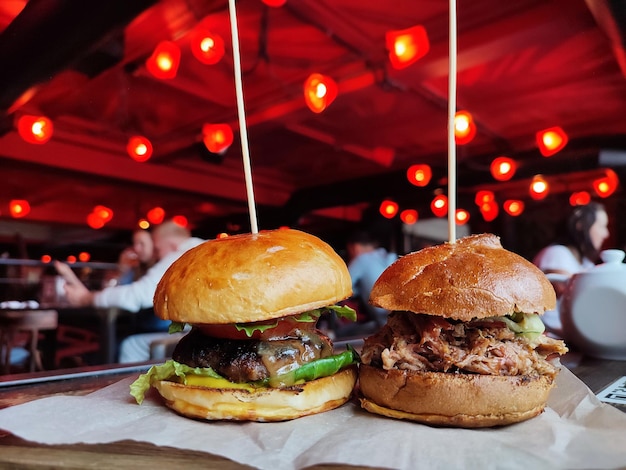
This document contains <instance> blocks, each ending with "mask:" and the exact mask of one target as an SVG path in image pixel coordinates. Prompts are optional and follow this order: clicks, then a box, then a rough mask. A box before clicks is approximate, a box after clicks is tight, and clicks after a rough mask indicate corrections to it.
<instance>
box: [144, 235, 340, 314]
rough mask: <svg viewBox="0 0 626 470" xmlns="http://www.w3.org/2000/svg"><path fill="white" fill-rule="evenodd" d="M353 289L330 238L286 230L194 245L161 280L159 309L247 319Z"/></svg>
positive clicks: (330, 300)
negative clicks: (327, 242) (325, 239)
mask: <svg viewBox="0 0 626 470" xmlns="http://www.w3.org/2000/svg"><path fill="white" fill-rule="evenodd" d="M351 294H352V281H351V279H350V274H349V273H348V268H347V267H346V264H345V262H344V261H343V260H342V259H341V257H340V256H339V255H338V254H337V253H336V252H335V251H334V250H333V249H332V248H331V247H330V246H329V245H328V244H326V243H325V242H323V241H322V240H320V239H319V238H317V237H315V236H313V235H310V234H307V233H304V232H300V231H298V230H290V229H289V230H282V229H281V230H270V231H262V232H260V233H257V234H243V235H234V236H230V237H226V238H221V239H216V240H210V241H207V242H204V243H202V244H201V245H199V246H197V247H195V248H192V249H191V250H189V251H187V252H186V253H184V254H183V255H182V256H181V257H180V258H179V259H178V260H176V261H175V262H174V263H173V264H172V265H171V266H170V267H169V269H168V270H167V271H166V272H165V274H164V275H163V277H162V278H161V281H160V282H159V285H158V286H157V289H156V292H155V295H154V310H155V313H156V314H157V316H159V317H161V318H163V319H166V320H173V321H177V322H185V323H205V324H227V323H248V322H255V321H263V320H270V319H272V318H279V317H283V316H287V315H293V314H297V313H301V312H305V311H308V310H312V309H316V308H321V307H326V306H328V305H332V304H335V303H336V302H338V301H340V300H343V299H346V298H347V297H349V296H350V295H351Z"/></svg>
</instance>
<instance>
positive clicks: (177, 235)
mask: <svg viewBox="0 0 626 470" xmlns="http://www.w3.org/2000/svg"><path fill="white" fill-rule="evenodd" d="M152 237H153V240H154V247H155V250H156V253H157V257H158V259H159V261H157V262H156V263H155V264H154V266H152V267H151V268H150V269H148V271H147V272H146V274H145V275H144V276H143V277H141V278H140V279H138V280H137V281H135V282H133V283H131V284H126V285H120V286H114V287H107V288H105V289H103V290H101V291H98V292H92V291H90V290H89V289H87V287H86V286H85V285H84V284H83V283H82V282H81V281H80V279H78V277H76V275H75V274H74V272H73V271H72V269H71V268H70V267H69V266H68V265H67V264H65V263H61V262H58V261H57V262H55V268H56V269H57V271H58V273H59V275H61V276H62V277H63V279H64V280H65V294H66V297H67V301H68V303H69V304H70V305H71V306H73V307H89V306H93V307H98V308H109V307H118V308H121V309H124V310H128V311H130V312H138V311H139V310H142V309H146V308H151V307H152V300H153V297H154V292H155V291H156V287H157V284H158V283H159V281H160V280H161V277H162V276H163V274H164V273H165V271H166V270H167V268H169V266H170V265H171V264H172V263H173V262H174V261H176V260H177V259H178V258H179V257H180V256H181V255H182V254H183V253H185V252H186V251H187V250H190V249H191V248H194V247H196V246H198V245H199V244H200V243H202V242H204V240H202V239H200V238H195V237H192V236H191V233H190V232H189V230H188V229H187V228H185V227H182V226H180V225H178V224H176V223H175V222H173V221H167V222H163V223H162V224H161V225H159V226H157V227H156V228H155V229H154V231H153V233H152ZM142 359H144V358H143V357H141V358H137V362H138V361H141V360H142ZM125 362H135V361H134V360H133V358H127V359H126V361H125Z"/></svg>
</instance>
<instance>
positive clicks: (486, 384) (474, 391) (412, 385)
mask: <svg viewBox="0 0 626 470" xmlns="http://www.w3.org/2000/svg"><path fill="white" fill-rule="evenodd" d="M359 384H360V391H361V395H362V397H361V398H360V401H361V406H362V407H363V408H365V409H366V410H367V411H370V412H372V413H377V414H380V415H383V416H388V417H390V418H398V419H407V420H412V421H418V422H420V423H425V424H431V425H435V426H454V427H463V428H481V427H490V426H503V425H506V424H512V423H517V422H520V421H525V420H527V419H530V418H532V417H534V416H537V415H538V414H540V413H541V412H542V411H543V409H544V408H545V405H546V402H547V400H548V395H549V393H550V390H551V389H552V387H553V386H554V380H553V379H552V378H551V377H549V376H538V377H529V376H501V375H499V376H495V375H478V374H454V373H444V372H410V371H404V370H398V369H393V370H383V369H380V368H376V367H372V366H368V365H363V364H361V366H360V369H359Z"/></svg>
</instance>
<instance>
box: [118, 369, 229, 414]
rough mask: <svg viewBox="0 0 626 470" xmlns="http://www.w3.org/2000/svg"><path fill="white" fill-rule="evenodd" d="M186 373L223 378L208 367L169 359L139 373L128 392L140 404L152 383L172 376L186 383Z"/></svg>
mask: <svg viewBox="0 0 626 470" xmlns="http://www.w3.org/2000/svg"><path fill="white" fill-rule="evenodd" d="M187 374H194V375H203V376H207V377H214V378H216V379H220V378H223V377H222V376H221V375H219V374H218V373H217V372H215V371H214V370H213V369H211V368H210V367H189V366H188V365H185V364H181V363H179V362H176V361H174V360H173V359H170V360H168V361H166V362H165V363H163V364H158V365H154V366H152V367H150V369H148V372H146V373H145V374H141V375H140V376H139V377H138V378H137V380H135V381H134V382H133V383H132V384H130V394H131V395H132V396H133V397H134V398H135V400H137V403H139V404H140V405H141V403H142V402H143V400H144V398H145V394H146V392H147V391H148V390H149V389H150V387H151V386H152V384H153V383H155V382H158V381H159V380H171V379H173V378H176V381H177V382H180V383H186V381H185V377H186V375H187Z"/></svg>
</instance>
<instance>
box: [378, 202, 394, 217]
mask: <svg viewBox="0 0 626 470" xmlns="http://www.w3.org/2000/svg"><path fill="white" fill-rule="evenodd" d="M379 211H380V213H381V215H382V216H383V217H385V218H387V219H392V218H393V217H395V215H396V214H397V213H398V203H397V202H394V201H390V200H389V199H386V200H384V201H383V202H381V203H380V208H379Z"/></svg>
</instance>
